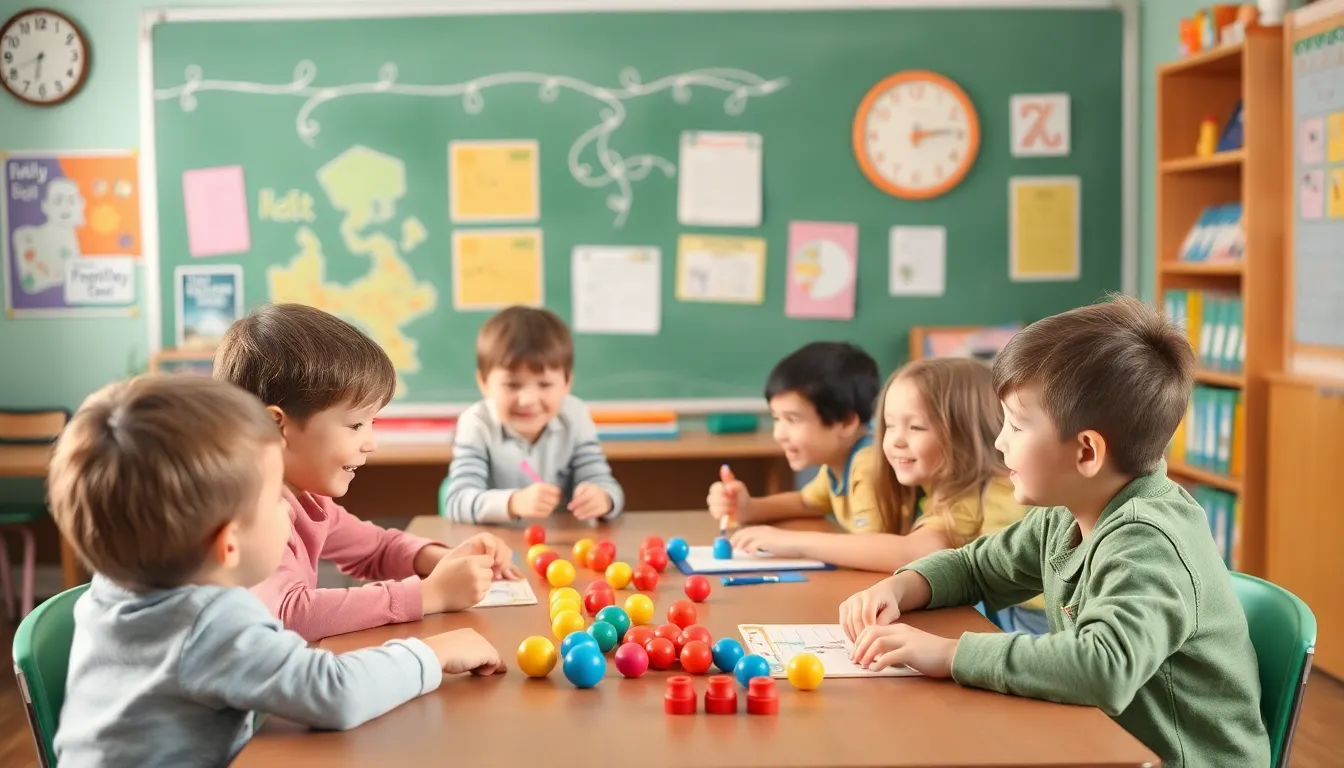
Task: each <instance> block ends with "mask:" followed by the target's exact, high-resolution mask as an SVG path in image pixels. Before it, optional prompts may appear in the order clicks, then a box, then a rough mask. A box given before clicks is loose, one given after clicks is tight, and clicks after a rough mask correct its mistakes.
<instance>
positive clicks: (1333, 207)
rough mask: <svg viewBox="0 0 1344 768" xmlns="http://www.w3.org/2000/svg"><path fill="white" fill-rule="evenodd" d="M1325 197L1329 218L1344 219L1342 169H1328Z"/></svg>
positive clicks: (1343, 179) (1343, 178)
mask: <svg viewBox="0 0 1344 768" xmlns="http://www.w3.org/2000/svg"><path fill="white" fill-rule="evenodd" d="M1326 195H1327V197H1326V200H1327V201H1328V202H1327V203H1326V205H1327V212H1328V214H1329V216H1330V218H1332V219H1344V168H1331V169H1330V188H1329V190H1328V191H1327V192H1326Z"/></svg>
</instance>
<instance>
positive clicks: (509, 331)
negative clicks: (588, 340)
mask: <svg viewBox="0 0 1344 768" xmlns="http://www.w3.org/2000/svg"><path fill="white" fill-rule="evenodd" d="M520 366H527V367H528V368H530V369H531V370H532V371H533V372H534V373H542V372H543V371H546V370H548V369H551V368H559V369H560V370H562V371H564V372H565V375H566V376H568V375H569V374H570V373H571V372H573V370H574V337H572V336H571V335H570V334H569V327H568V326H566V325H565V321H564V320H561V319H560V318H559V317H558V316H557V315H556V314H555V313H554V312H552V311H550V310H548V309H538V308H535V307H524V306H513V307H509V308H508V309H505V310H502V311H500V312H499V314H497V315H495V316H494V317H492V318H490V319H489V320H487V321H485V325H483V326H481V332H480V334H479V335H477V337H476V370H477V371H479V372H480V374H481V375H482V376H486V375H488V374H489V373H490V372H491V371H493V370H494V369H496V368H503V369H504V370H507V371H512V370H514V369H516V368H518V367H520Z"/></svg>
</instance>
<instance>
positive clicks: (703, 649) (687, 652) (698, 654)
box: [681, 640, 714, 675]
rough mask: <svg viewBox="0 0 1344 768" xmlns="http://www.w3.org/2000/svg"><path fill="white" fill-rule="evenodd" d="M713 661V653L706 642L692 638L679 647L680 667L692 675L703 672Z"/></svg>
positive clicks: (706, 670)
mask: <svg viewBox="0 0 1344 768" xmlns="http://www.w3.org/2000/svg"><path fill="white" fill-rule="evenodd" d="M713 662H714V655H713V654H712V653H711V652H710V650H709V645H708V644H706V643H702V642H700V641H699V640H692V641H690V642H689V643H686V644H685V645H683V646H682V647H681V668H682V669H684V670H686V671H687V672H689V673H691V674H692V675H703V674H705V673H706V672H708V671H709V665H710V664H712V663H713Z"/></svg>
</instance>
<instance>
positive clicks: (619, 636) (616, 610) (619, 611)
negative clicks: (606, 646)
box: [593, 605, 630, 643]
mask: <svg viewBox="0 0 1344 768" xmlns="http://www.w3.org/2000/svg"><path fill="white" fill-rule="evenodd" d="M593 621H605V622H607V623H608V624H610V625H611V626H613V627H615V628H616V642H618V643H619V642H620V641H622V640H624V639H625V633H626V632H629V631H630V614H628V613H626V612H625V609H624V608H622V607H620V606H619V605H608V606H607V607H606V608H603V609H602V610H600V611H598V612H597V615H596V616H594V617H593Z"/></svg>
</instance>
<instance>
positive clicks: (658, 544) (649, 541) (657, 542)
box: [639, 536, 667, 549]
mask: <svg viewBox="0 0 1344 768" xmlns="http://www.w3.org/2000/svg"><path fill="white" fill-rule="evenodd" d="M666 547H667V545H666V544H664V543H663V540H662V539H661V538H659V537H658V536H649V537H647V538H645V539H644V541H643V542H641V543H640V545H639V548H640V549H665V548H666Z"/></svg>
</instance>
